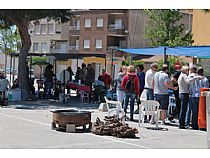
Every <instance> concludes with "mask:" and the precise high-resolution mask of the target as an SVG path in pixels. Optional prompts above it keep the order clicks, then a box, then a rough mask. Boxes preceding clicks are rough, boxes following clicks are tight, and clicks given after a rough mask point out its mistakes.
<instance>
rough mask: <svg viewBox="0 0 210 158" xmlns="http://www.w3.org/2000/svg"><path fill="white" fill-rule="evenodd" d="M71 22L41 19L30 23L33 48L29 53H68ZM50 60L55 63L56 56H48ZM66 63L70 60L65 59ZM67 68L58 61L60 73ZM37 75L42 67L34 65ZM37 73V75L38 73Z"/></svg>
mask: <svg viewBox="0 0 210 158" xmlns="http://www.w3.org/2000/svg"><path fill="white" fill-rule="evenodd" d="M68 28H69V22H67V23H63V24H61V23H60V22H59V21H54V20H48V19H40V20H39V21H32V22H31V23H30V28H29V34H30V36H31V41H32V45H31V49H30V51H29V53H37V54H39V53H40V54H48V53H67V50H68V38H69V36H68V35H69V29H68ZM48 62H50V63H53V62H54V57H53V56H52V57H48ZM65 62H66V63H65V64H64V65H69V64H70V63H69V61H68V60H67V61H65ZM63 68H65V66H63V64H60V63H59V62H58V64H57V70H58V74H59V73H60V71H62V69H63ZM33 69H35V72H36V74H37V76H38V75H39V73H40V68H39V67H37V66H33ZM36 74H35V75H36Z"/></svg>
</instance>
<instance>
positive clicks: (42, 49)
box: [41, 43, 47, 52]
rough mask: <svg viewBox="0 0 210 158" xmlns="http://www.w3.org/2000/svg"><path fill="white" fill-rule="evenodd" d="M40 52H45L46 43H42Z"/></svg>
mask: <svg viewBox="0 0 210 158" xmlns="http://www.w3.org/2000/svg"><path fill="white" fill-rule="evenodd" d="M41 52H47V43H42V45H41Z"/></svg>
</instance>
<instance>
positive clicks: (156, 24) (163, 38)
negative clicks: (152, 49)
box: [144, 9, 194, 46]
mask: <svg viewBox="0 0 210 158" xmlns="http://www.w3.org/2000/svg"><path fill="white" fill-rule="evenodd" d="M145 13H146V15H147V16H148V18H149V21H148V24H147V25H146V27H145V34H144V36H145V38H146V39H148V41H149V42H150V45H151V46H188V45H191V44H192V43H193V42H194V41H193V40H192V33H191V31H188V32H187V33H185V32H184V30H185V26H184V24H183V23H180V19H181V18H182V14H181V13H180V12H179V11H178V10H172V9H171V10H170V9H166V10H145Z"/></svg>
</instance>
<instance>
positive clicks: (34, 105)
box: [4, 97, 99, 110]
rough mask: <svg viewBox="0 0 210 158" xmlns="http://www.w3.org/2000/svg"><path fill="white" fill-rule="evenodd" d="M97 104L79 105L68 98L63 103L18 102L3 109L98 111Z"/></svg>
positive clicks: (10, 103) (78, 102)
mask: <svg viewBox="0 0 210 158" xmlns="http://www.w3.org/2000/svg"><path fill="white" fill-rule="evenodd" d="M98 107H99V103H95V104H93V103H81V102H80V101H79V100H78V98H76V97H70V98H69V99H68V100H67V101H66V102H65V103H61V102H59V101H57V100H52V99H49V100H47V99H45V100H37V101H20V102H9V105H8V106H4V108H14V109H24V110H45V109H60V108H76V109H79V110H90V109H98Z"/></svg>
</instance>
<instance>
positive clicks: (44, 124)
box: [0, 101, 207, 149]
mask: <svg viewBox="0 0 210 158" xmlns="http://www.w3.org/2000/svg"><path fill="white" fill-rule="evenodd" d="M73 107H76V108H79V109H86V110H89V111H92V122H94V121H95V119H96V118H97V117H99V118H101V119H103V118H104V116H105V115H106V113H103V112H99V111H98V110H97V108H98V105H97V104H81V103H76V102H70V103H68V104H67V105H63V104H59V103H55V102H49V101H37V102H19V103H10V105H9V106H7V107H2V108H0V120H1V121H0V149H5V148H8V149H28V148H29V149H40V148H42V149H64V148H65V149H164V148H175V149H183V148H184V149H205V148H207V143H206V136H207V133H206V132H204V131H195V130H181V129H178V127H177V126H169V125H160V127H163V128H164V130H161V131H157V130H149V129H147V128H139V127H138V123H137V121H136V122H130V121H126V123H128V124H129V125H130V126H131V127H136V128H137V129H138V131H139V134H137V135H136V136H137V138H135V139H122V138H115V137H111V136H97V135H94V134H92V133H84V132H82V131H81V130H78V131H77V133H64V132H58V131H54V130H51V121H52V113H51V112H50V109H58V108H73ZM134 118H135V119H136V120H137V118H138V116H137V115H135V117H134ZM145 126H146V127H153V126H154V125H151V124H149V123H146V124H145Z"/></svg>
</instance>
